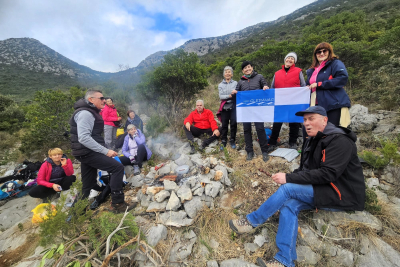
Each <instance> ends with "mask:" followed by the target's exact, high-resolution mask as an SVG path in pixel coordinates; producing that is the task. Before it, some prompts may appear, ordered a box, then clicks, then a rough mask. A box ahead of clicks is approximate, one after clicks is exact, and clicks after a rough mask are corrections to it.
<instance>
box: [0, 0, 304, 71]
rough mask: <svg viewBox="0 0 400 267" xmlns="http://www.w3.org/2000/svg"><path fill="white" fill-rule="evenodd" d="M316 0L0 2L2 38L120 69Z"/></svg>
mask: <svg viewBox="0 0 400 267" xmlns="http://www.w3.org/2000/svg"><path fill="white" fill-rule="evenodd" d="M311 2H312V0H287V1H284V2H281V3H277V2H276V1H270V0H267V1H253V0H248V1H246V2H242V1H239V0H231V1H229V2H227V1H222V0H216V1H211V0H204V1H185V0H174V1H155V0H146V1H140V2H139V1H137V0H131V1H130V0H116V1H95V2H93V1H81V0H64V1H52V0H12V1H0V40H4V39H7V38H21V37H30V38H35V39H37V40H39V41H40V42H42V43H43V44H45V45H47V46H49V47H50V48H52V49H54V50H55V51H57V52H59V53H60V54H62V55H64V56H66V57H68V58H70V59H71V60H74V61H75V62H77V63H79V64H82V65H85V66H88V67H90V68H92V69H95V70H99V71H108V72H115V71H117V68H118V64H124V65H127V64H129V65H130V66H136V65H137V64H139V63H140V61H142V60H143V59H145V58H146V57H147V56H149V55H150V54H152V53H155V52H157V51H160V50H164V51H166V50H171V49H173V48H176V47H177V46H180V45H182V44H183V43H184V42H185V41H187V40H190V39H193V38H203V37H214V36H220V35H224V34H229V33H231V32H234V31H238V30H241V29H243V28H245V27H248V26H251V25H254V24H256V23H259V22H264V21H271V20H274V19H277V18H278V17H279V16H282V15H285V14H288V13H290V12H292V11H294V10H295V9H297V8H299V7H301V6H304V5H305V4H308V3H311Z"/></svg>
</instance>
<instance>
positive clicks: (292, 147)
mask: <svg viewBox="0 0 400 267" xmlns="http://www.w3.org/2000/svg"><path fill="white" fill-rule="evenodd" d="M289 148H290V149H296V150H297V144H296V143H289Z"/></svg>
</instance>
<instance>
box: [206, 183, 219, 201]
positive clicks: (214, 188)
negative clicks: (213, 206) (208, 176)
mask: <svg viewBox="0 0 400 267" xmlns="http://www.w3.org/2000/svg"><path fill="white" fill-rule="evenodd" d="M221 187H222V184H221V183H220V182H213V181H212V182H210V183H209V184H207V185H206V187H205V192H206V195H207V196H210V197H213V198H215V197H216V196H217V195H218V193H219V190H220V189H221Z"/></svg>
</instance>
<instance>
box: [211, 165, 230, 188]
mask: <svg viewBox="0 0 400 267" xmlns="http://www.w3.org/2000/svg"><path fill="white" fill-rule="evenodd" d="M214 170H215V171H216V172H218V171H221V172H222V174H223V175H222V178H221V183H223V184H225V185H227V186H230V185H232V182H231V180H229V178H228V170H227V169H226V167H225V166H222V165H217V166H215V168H214Z"/></svg>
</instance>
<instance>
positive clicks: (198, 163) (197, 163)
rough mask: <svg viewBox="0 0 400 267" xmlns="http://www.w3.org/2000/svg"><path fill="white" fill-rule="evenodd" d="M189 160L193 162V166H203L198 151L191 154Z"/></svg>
mask: <svg viewBox="0 0 400 267" xmlns="http://www.w3.org/2000/svg"><path fill="white" fill-rule="evenodd" d="M190 160H191V161H192V162H193V164H194V165H195V166H203V159H202V158H201V155H200V154H199V153H196V154H193V155H192V156H191V157H190Z"/></svg>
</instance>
